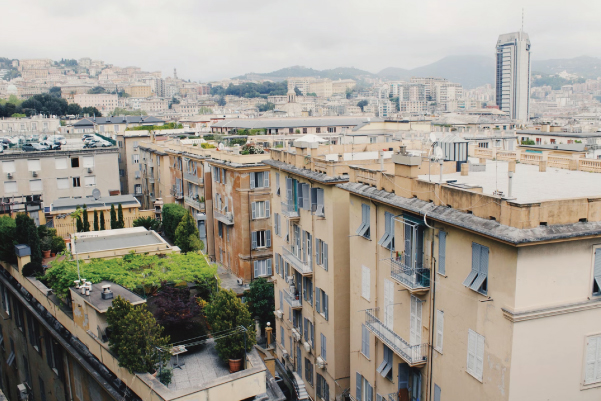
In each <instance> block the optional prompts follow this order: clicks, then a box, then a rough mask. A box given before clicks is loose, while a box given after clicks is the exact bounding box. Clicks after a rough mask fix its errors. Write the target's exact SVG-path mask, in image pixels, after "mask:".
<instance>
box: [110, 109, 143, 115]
mask: <svg viewBox="0 0 601 401" xmlns="http://www.w3.org/2000/svg"><path fill="white" fill-rule="evenodd" d="M111 115H113V116H145V115H147V113H146V112H145V111H144V110H125V109H123V108H121V107H116V108H115V110H113V112H112V113H111Z"/></svg>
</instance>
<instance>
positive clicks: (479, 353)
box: [467, 329, 484, 381]
mask: <svg viewBox="0 0 601 401" xmlns="http://www.w3.org/2000/svg"><path fill="white" fill-rule="evenodd" d="M483 368H484V336H481V335H480V334H478V333H476V332H475V331H473V330H471V329H470V330H469V331H468V335H467V372H468V373H469V374H470V375H472V376H474V377H475V378H476V379H478V380H480V381H482V370H483Z"/></svg>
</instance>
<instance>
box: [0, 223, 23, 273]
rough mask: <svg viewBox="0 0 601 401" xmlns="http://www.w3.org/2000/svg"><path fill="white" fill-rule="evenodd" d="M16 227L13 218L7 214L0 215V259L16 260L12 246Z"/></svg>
mask: <svg viewBox="0 0 601 401" xmlns="http://www.w3.org/2000/svg"><path fill="white" fill-rule="evenodd" d="M18 216H19V215H17V217H18ZM16 229H17V224H16V221H15V220H14V219H11V218H10V217H9V216H2V217H0V260H3V261H5V262H8V263H14V262H16V261H17V258H16V255H15V248H14V246H15V238H16Z"/></svg>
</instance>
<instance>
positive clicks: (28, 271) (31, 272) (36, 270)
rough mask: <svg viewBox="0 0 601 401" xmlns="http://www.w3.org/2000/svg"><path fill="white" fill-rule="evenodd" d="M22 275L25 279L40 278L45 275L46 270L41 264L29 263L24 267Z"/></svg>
mask: <svg viewBox="0 0 601 401" xmlns="http://www.w3.org/2000/svg"><path fill="white" fill-rule="evenodd" d="M21 273H23V275H24V276H25V277H31V276H35V277H38V276H41V275H43V274H44V268H43V267H42V265H41V263H35V262H29V263H27V264H26V265H25V266H23V270H22V272H21Z"/></svg>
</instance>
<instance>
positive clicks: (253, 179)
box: [250, 173, 255, 189]
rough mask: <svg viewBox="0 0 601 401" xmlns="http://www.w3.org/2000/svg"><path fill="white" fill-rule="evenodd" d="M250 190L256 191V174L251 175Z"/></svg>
mask: <svg viewBox="0 0 601 401" xmlns="http://www.w3.org/2000/svg"><path fill="white" fill-rule="evenodd" d="M250 189H255V173H250Z"/></svg>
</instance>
